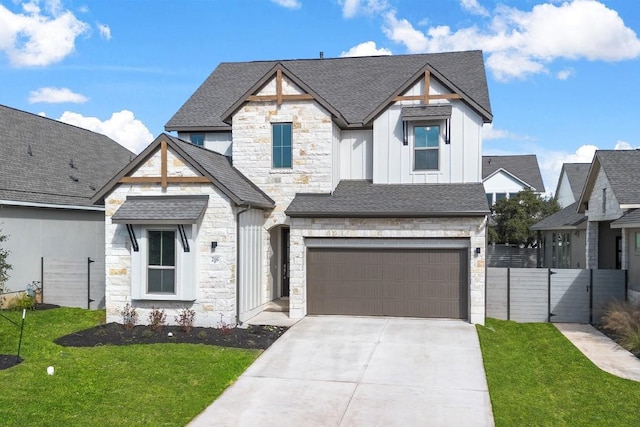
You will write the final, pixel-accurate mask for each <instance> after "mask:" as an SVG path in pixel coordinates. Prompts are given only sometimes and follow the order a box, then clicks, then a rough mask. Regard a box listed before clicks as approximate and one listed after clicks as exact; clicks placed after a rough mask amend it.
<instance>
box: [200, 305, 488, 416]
mask: <svg viewBox="0 0 640 427" xmlns="http://www.w3.org/2000/svg"><path fill="white" fill-rule="evenodd" d="M189 425H190V426H192V427H196V426H261V427H267V426H278V427H284V426H296V427H297V426H305V427H313V426H322V427H326V426H403V427H409V426H425V425H428V426H456V425H463V426H492V425H493V415H492V411H491V402H490V399H489V392H488V388H487V382H486V378H485V373H484V367H483V364H482V353H481V352H480V346H479V341H478V336H477V333H476V330H475V327H474V326H473V325H471V324H468V323H466V322H463V321H455V320H427V319H401V318H376V317H343V316H322V317H306V318H304V319H302V320H301V321H300V322H298V323H297V324H296V325H294V326H293V327H292V328H291V329H289V330H288V331H287V332H286V333H285V334H284V335H283V336H282V337H281V338H280V339H279V340H278V341H276V342H275V343H274V344H273V345H272V346H271V347H270V348H269V349H268V350H266V351H265V352H264V353H263V354H262V355H261V356H260V357H259V358H258V359H257V360H256V361H255V362H254V363H253V365H251V366H250V367H249V369H247V371H245V373H244V374H242V375H241V376H240V378H239V379H238V381H237V382H236V383H235V384H233V385H232V386H231V387H229V388H228V389H227V390H226V391H225V392H224V393H223V394H222V396H220V397H219V398H218V399H217V400H216V401H215V402H214V403H213V404H211V406H209V407H208V408H207V409H206V410H205V411H204V412H203V413H202V414H200V415H199V416H198V417H196V418H195V419H194V420H193V421H192V422H191V424H189Z"/></svg>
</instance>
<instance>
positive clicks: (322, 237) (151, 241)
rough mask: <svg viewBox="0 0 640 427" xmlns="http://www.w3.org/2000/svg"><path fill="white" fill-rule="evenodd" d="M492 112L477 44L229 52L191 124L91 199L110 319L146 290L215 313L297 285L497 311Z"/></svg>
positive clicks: (438, 312)
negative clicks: (490, 233) (356, 54)
mask: <svg viewBox="0 0 640 427" xmlns="http://www.w3.org/2000/svg"><path fill="white" fill-rule="evenodd" d="M491 120H492V113H491V106H490V103H489V95H488V90H487V82H486V76H485V70H484V63H483V58H482V53H481V52H480V51H469V52H454V53H440V54H422V55H403V56H381V57H360V58H336V59H313V60H283V61H259V62H240V63H222V64H220V65H219V66H218V67H217V68H216V69H215V70H214V71H213V73H212V74H211V75H210V76H209V77H208V78H207V79H206V81H205V82H204V83H203V84H202V85H201V86H200V87H199V88H198V89H197V90H196V92H195V93H194V94H193V95H192V96H191V97H190V98H189V99H188V100H187V102H186V103H185V104H184V105H183V106H182V107H181V108H180V109H179V110H178V111H177V112H176V114H175V115H174V116H173V117H172V118H171V119H170V120H169V122H168V123H167V124H166V126H165V128H166V130H167V131H177V133H178V137H177V138H176V137H173V136H170V135H167V134H163V135H160V136H159V137H158V138H157V139H156V141H154V142H153V143H152V144H151V145H150V146H149V147H148V148H147V149H146V150H145V151H143V152H142V153H141V154H140V155H139V156H138V158H137V159H136V160H135V161H134V162H132V164H130V165H129V166H128V167H127V168H125V169H124V170H123V171H122V172H121V173H120V174H119V175H117V176H116V177H114V178H113V179H112V181H111V182H110V183H109V184H107V185H106V186H105V187H104V188H102V189H101V190H100V191H99V192H98V193H97V194H96V195H95V196H94V201H95V202H96V203H102V202H104V204H105V208H106V224H107V225H106V234H107V238H106V251H107V316H108V320H110V321H118V320H119V317H118V316H119V314H118V313H119V311H120V310H121V309H122V307H124V306H125V304H127V303H131V304H132V305H133V306H135V307H137V308H138V309H139V310H140V311H141V313H143V314H144V313H145V312H146V311H147V310H148V309H149V308H151V307H161V308H165V309H167V310H170V314H171V313H172V312H174V311H175V310H179V309H181V308H184V307H189V308H192V309H193V310H195V311H196V322H197V323H198V324H200V325H213V326H215V325H216V324H218V322H220V321H221V320H223V321H224V322H235V321H238V322H243V321H246V320H247V319H249V318H250V317H252V316H253V315H255V314H256V313H257V312H259V311H260V310H261V309H262V308H263V307H264V305H265V304H266V303H268V302H269V301H272V300H274V299H279V298H285V299H287V298H288V301H289V313H290V317H292V318H301V317H304V316H305V315H307V314H347V315H348V314H353V315H387V316H412V317H444V318H461V319H468V320H469V321H471V322H473V323H483V322H484V314H485V247H486V239H485V231H486V221H487V214H488V205H487V201H486V197H485V193H484V189H483V186H482V161H481V159H482V155H481V153H482V126H483V124H484V123H488V122H490V121H491ZM187 141H189V142H187ZM144 317H145V316H144V315H143V316H141V318H144ZM169 317H170V318H172V316H171V315H170V316H169Z"/></svg>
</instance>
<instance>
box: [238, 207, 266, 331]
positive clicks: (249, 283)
mask: <svg viewBox="0 0 640 427" xmlns="http://www.w3.org/2000/svg"><path fill="white" fill-rule="evenodd" d="M263 224H264V213H263V211H261V210H259V209H249V210H247V211H245V212H243V213H241V214H240V231H239V236H238V244H239V258H238V272H237V275H238V277H237V279H238V280H239V283H240V295H238V297H239V300H240V321H241V322H244V321H246V320H248V319H250V318H251V317H253V316H254V315H256V314H257V312H258V311H259V309H260V306H261V305H262V304H264V303H265V301H264V293H263V292H262V286H261V285H262V280H261V279H262V243H263V235H262V233H263Z"/></svg>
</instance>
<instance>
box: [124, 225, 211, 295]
mask: <svg viewBox="0 0 640 427" xmlns="http://www.w3.org/2000/svg"><path fill="white" fill-rule="evenodd" d="M183 227H184V231H185V234H186V238H187V242H188V244H189V247H190V248H191V250H190V251H189V252H185V250H184V247H183V245H182V242H181V238H180V232H179V231H178V225H177V224H176V225H164V224H144V225H134V233H135V235H136V236H138V247H139V249H138V251H135V250H134V249H133V247H131V248H130V253H131V299H132V300H140V301H144V300H147V301H195V300H196V296H197V293H198V290H197V288H198V271H197V256H198V251H197V250H196V248H197V247H198V242H197V226H196V224H184V225H183ZM149 231H174V240H175V241H174V245H175V246H174V248H175V252H174V257H175V273H174V292H173V293H158V292H149V284H148V271H149V261H148V257H149Z"/></svg>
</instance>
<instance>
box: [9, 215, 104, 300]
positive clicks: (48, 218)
mask: <svg viewBox="0 0 640 427" xmlns="http://www.w3.org/2000/svg"><path fill="white" fill-rule="evenodd" d="M0 223H1V224H0V228H1V229H2V234H5V235H7V236H8V238H7V240H6V241H5V242H4V243H3V247H5V248H6V249H8V250H9V251H10V254H9V257H8V262H9V263H10V264H11V265H12V266H13V269H12V270H11V271H9V274H10V277H9V280H8V282H7V286H8V288H9V289H11V290H23V289H26V286H27V284H28V283H31V282H32V281H34V280H37V281H40V277H41V268H40V259H41V257H55V258H84V257H91V258H93V259H95V260H104V250H105V247H104V212H103V211H101V210H97V211H81V210H75V211H74V210H69V209H49V208H33V207H20V206H0Z"/></svg>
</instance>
